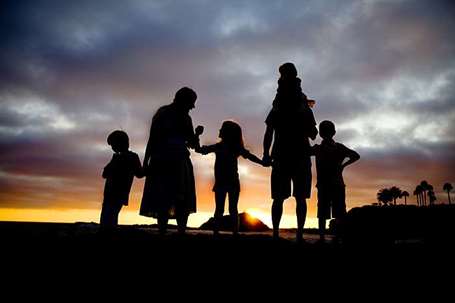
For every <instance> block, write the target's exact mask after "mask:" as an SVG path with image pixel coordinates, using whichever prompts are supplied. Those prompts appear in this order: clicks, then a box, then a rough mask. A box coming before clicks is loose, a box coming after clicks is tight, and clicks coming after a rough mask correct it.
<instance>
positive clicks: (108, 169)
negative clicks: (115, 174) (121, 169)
mask: <svg viewBox="0 0 455 303" xmlns="http://www.w3.org/2000/svg"><path fill="white" fill-rule="evenodd" d="M115 157H116V154H114V155H113V156H112V159H111V161H109V163H108V164H107V165H106V166H105V167H104V169H103V174H102V175H103V178H104V179H106V178H109V177H110V176H111V175H112V170H113V169H114V166H115Z"/></svg>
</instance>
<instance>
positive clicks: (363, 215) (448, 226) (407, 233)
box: [332, 205, 455, 244]
mask: <svg viewBox="0 0 455 303" xmlns="http://www.w3.org/2000/svg"><path fill="white" fill-rule="evenodd" d="M332 227H333V228H334V229H335V230H338V231H339V232H340V234H341V235H342V237H343V238H344V240H345V242H347V243H365V242H370V243H376V244H387V243H389V244H393V243H394V242H396V241H400V240H409V239H422V240H423V241H425V242H427V243H445V242H447V241H454V239H455V205H433V206H429V207H417V206H414V205H407V206H406V205H397V206H363V207H356V208H353V209H351V210H350V211H349V212H348V214H347V217H346V220H345V222H344V223H343V224H342V225H340V226H332Z"/></svg>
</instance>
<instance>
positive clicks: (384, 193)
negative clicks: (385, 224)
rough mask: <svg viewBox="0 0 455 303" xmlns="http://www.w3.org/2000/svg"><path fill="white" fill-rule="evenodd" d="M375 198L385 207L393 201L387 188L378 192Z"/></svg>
mask: <svg viewBox="0 0 455 303" xmlns="http://www.w3.org/2000/svg"><path fill="white" fill-rule="evenodd" d="M376 196H377V199H378V201H379V202H382V203H384V205H385V206H387V203H389V202H391V201H392V199H393V197H392V195H391V193H390V189H388V188H383V189H381V190H379V191H378V193H377V195H376Z"/></svg>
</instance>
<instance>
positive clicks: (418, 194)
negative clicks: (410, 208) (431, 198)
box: [414, 185, 421, 206]
mask: <svg viewBox="0 0 455 303" xmlns="http://www.w3.org/2000/svg"><path fill="white" fill-rule="evenodd" d="M420 193H421V190H420V185H417V186H416V188H415V190H414V196H416V201H417V206H420Z"/></svg>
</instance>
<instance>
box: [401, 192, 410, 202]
mask: <svg viewBox="0 0 455 303" xmlns="http://www.w3.org/2000/svg"><path fill="white" fill-rule="evenodd" d="M403 197H404V205H406V198H407V197H409V193H408V192H407V191H402V192H401V195H400V199H401V198H403Z"/></svg>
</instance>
